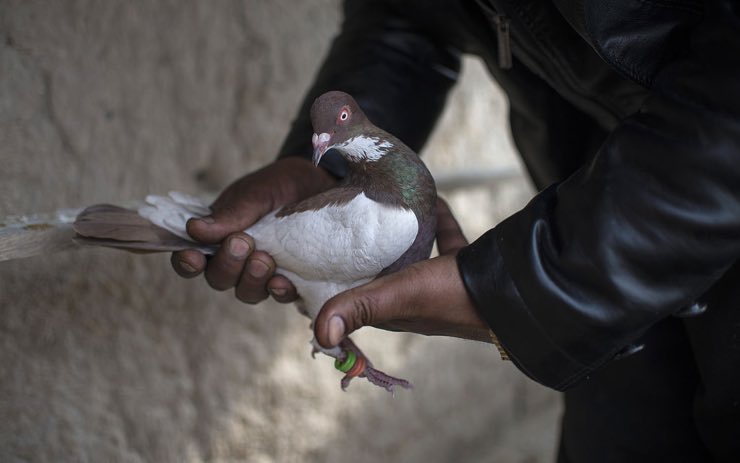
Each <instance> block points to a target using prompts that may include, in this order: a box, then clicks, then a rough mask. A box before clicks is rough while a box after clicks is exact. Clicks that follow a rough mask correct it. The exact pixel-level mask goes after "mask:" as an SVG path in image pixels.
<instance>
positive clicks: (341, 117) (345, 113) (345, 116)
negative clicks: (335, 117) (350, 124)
mask: <svg viewBox="0 0 740 463" xmlns="http://www.w3.org/2000/svg"><path fill="white" fill-rule="evenodd" d="M348 117H349V114H348V113H347V111H342V114H340V115H339V119H340V120H343V121H346V120H347V118H348Z"/></svg>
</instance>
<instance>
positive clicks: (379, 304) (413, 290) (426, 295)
mask: <svg viewBox="0 0 740 463" xmlns="http://www.w3.org/2000/svg"><path fill="white" fill-rule="evenodd" d="M437 218H438V224H437V247H438V249H439V252H440V256H439V257H436V258H434V259H429V260H425V261H421V262H417V263H415V264H413V265H410V266H408V267H406V268H405V269H403V270H400V271H398V272H396V273H393V274H391V275H387V276H385V277H382V278H378V279H377V280H373V281H372V282H370V283H368V284H366V285H363V286H359V287H357V288H353V289H351V290H349V291H346V292H344V293H341V294H338V295H336V296H335V297H333V298H332V299H330V300H329V301H328V302H327V303H326V304H325V305H324V307H323V308H322V309H321V312H320V313H319V315H318V317H317V318H316V321H315V322H314V330H315V335H316V340H317V341H318V342H319V344H321V345H322V346H323V347H325V348H331V347H334V346H336V345H337V344H339V342H340V341H341V340H342V338H344V337H345V336H347V335H348V334H350V333H351V332H352V331H355V330H357V329H358V328H361V327H362V326H367V325H369V326H376V327H379V328H391V329H396V330H403V331H411V332H415V333H421V334H426V335H443V336H455V337H459V338H466V339H474V340H478V341H486V342H490V337H489V331H488V325H486V323H485V322H484V321H483V320H481V318H480V317H479V316H478V313H477V312H476V310H475V308H474V307H473V304H472V302H471V301H470V298H469V297H468V294H467V292H466V290H465V287H464V285H463V282H462V279H461V277H460V273H459V271H458V268H457V262H456V260H455V255H456V254H457V251H459V250H460V248H461V247H463V246H465V245H467V240H466V239H465V236H464V235H463V234H462V231H461V230H460V226H459V225H458V223H457V221H456V220H455V218H454V217H453V215H452V213H451V212H450V209H449V207H448V206H447V204H446V203H445V202H444V201H442V200H438V202H437Z"/></svg>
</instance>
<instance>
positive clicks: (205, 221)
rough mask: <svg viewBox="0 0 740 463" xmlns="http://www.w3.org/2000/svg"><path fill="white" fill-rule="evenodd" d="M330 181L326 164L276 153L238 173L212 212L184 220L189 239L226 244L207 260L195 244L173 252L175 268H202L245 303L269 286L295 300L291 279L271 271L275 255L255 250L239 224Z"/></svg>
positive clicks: (192, 271)
mask: <svg viewBox="0 0 740 463" xmlns="http://www.w3.org/2000/svg"><path fill="white" fill-rule="evenodd" d="M334 183H336V180H335V179H334V178H333V177H332V176H331V175H330V174H328V173H327V172H326V171H325V170H323V169H318V168H316V167H314V166H313V165H312V164H311V161H308V160H306V159H302V158H283V159H279V160H277V161H275V162H273V163H272V164H269V165H267V166H266V167H264V168H262V169H260V170H258V171H256V172H253V173H251V174H248V175H246V176H244V177H242V178H241V179H239V180H237V181H236V182H234V183H232V184H231V185H230V186H229V187H227V188H226V189H225V190H224V191H223V192H222V193H221V195H220V196H219V197H218V199H216V201H215V202H214V203H213V204H212V205H211V209H212V210H213V214H212V215H211V216H209V217H204V218H202V219H191V220H190V221H189V222H188V224H187V230H188V234H189V235H190V236H191V237H192V238H193V239H195V240H197V241H200V242H203V243H220V242H223V244H224V245H223V246H221V247H220V248H219V250H218V252H217V253H216V255H214V256H213V258H211V259H209V260H208V261H206V258H205V256H204V255H203V254H201V253H200V252H198V251H194V250H188V251H181V252H176V253H173V254H172V266H173V268H174V269H175V271H176V272H177V273H178V274H179V275H180V276H182V277H184V278H193V277H195V276H197V275H200V274H201V273H202V272H203V271H204V270H205V277H206V280H207V281H208V284H209V285H211V287H213V288H214V289H217V290H219V291H224V290H227V289H231V288H236V290H235V293H236V297H237V298H238V299H239V300H241V301H243V302H246V303H249V304H256V303H257V302H260V301H261V300H263V299H265V298H266V297H267V296H268V291H269V293H270V294H272V295H273V297H274V298H275V299H276V300H278V301H280V302H290V301H293V300H295V298H296V291H295V287H294V286H293V284H292V283H291V282H290V281H288V279H286V278H285V277H282V276H280V275H277V276H276V275H275V261H274V260H273V259H272V257H270V255H269V254H267V253H266V252H263V251H259V250H255V245H254V240H253V239H252V237H251V236H249V235H246V234H245V233H243V230H244V229H246V228H247V227H249V226H250V225H252V224H253V223H255V222H256V221H258V220H259V219H260V218H262V217H263V216H264V215H266V214H267V213H269V212H271V211H273V210H274V209H277V208H278V207H281V206H284V205H286V204H290V203H293V202H295V201H299V200H301V199H304V198H308V197H309V196H313V195H315V194H317V193H319V192H321V191H323V190H326V189H327V188H329V187H331V186H333V185H334Z"/></svg>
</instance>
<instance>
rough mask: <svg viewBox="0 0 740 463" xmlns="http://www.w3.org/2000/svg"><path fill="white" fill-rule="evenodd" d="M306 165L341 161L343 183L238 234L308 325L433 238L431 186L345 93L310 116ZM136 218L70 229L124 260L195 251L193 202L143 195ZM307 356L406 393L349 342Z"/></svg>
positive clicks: (99, 208)
mask: <svg viewBox="0 0 740 463" xmlns="http://www.w3.org/2000/svg"><path fill="white" fill-rule="evenodd" d="M311 123H312V124H313V128H314V131H315V133H314V135H313V147H314V152H313V163H314V165H316V166H318V165H319V162H320V161H321V158H322V156H323V155H324V153H325V152H326V151H327V150H329V149H336V150H338V151H339V153H340V154H341V155H342V156H343V157H344V158H345V159H346V160H347V161H348V174H347V176H346V177H345V178H344V179H343V180H341V181H340V182H339V183H338V184H337V185H336V186H335V187H333V188H331V189H329V190H326V191H324V192H322V193H319V194H317V195H315V196H312V197H310V198H308V199H305V200H303V201H299V202H297V203H295V204H291V205H288V206H285V207H282V208H281V209H279V210H275V211H273V212H271V213H270V214H268V215H266V216H265V217H263V218H262V219H261V220H259V221H258V222H257V223H255V224H254V225H252V226H251V227H249V228H247V229H246V230H245V233H247V234H249V235H251V236H252V237H253V238H254V241H255V244H256V247H257V248H258V249H261V250H263V251H266V252H268V253H269V254H270V255H272V257H273V258H274V260H275V262H276V264H277V271H276V273H278V274H281V275H284V276H285V277H287V278H288V279H289V280H290V281H291V282H292V283H293V284H294V285H295V287H296V290H297V292H298V296H299V300H298V306H299V310H300V311H301V312H302V313H304V314H306V315H307V316H308V317H309V318H311V320H312V321H313V320H314V319H315V318H316V316H317V315H318V313H319V311H320V309H321V307H322V306H323V305H324V303H326V301H328V300H329V299H330V298H331V297H333V296H334V295H336V294H338V293H340V292H343V291H346V290H348V289H350V288H353V287H356V286H359V285H362V284H364V283H367V282H369V281H371V280H373V279H375V278H377V277H379V276H382V275H386V274H389V273H392V272H395V271H397V270H399V269H401V268H403V267H405V266H407V265H409V264H411V263H413V262H416V261H419V260H422V259H426V258H428V257H429V255H430V253H431V250H432V245H433V242H434V237H435V231H436V210H435V209H436V198H437V193H436V189H435V185H434V180H433V179H432V176H431V174H430V173H429V171H428V170H427V168H426V166H425V165H424V164H423V163H422V161H421V160H420V159H419V157H418V156H417V155H416V153H414V152H413V151H412V150H411V149H410V148H408V147H407V146H406V145H405V144H403V143H402V142H401V141H400V140H398V139H397V138H396V137H394V136H393V135H391V134H389V133H387V132H385V131H384V130H382V129H380V128H378V127H376V126H375V125H373V124H372V123H371V122H370V121H369V120H368V119H367V117H366V116H365V114H364V113H363V112H362V110H361V109H360V107H359V106H358V105H357V103H356V102H355V100H354V99H353V98H352V97H351V96H350V95H348V94H346V93H343V92H338V91H332V92H328V93H325V94H323V95H321V96H320V97H319V98H317V99H316V100H315V101H314V103H313V106H312V107H311ZM146 202H147V203H148V204H147V205H146V206H143V207H141V208H139V210H138V211H133V210H129V209H124V208H119V207H116V206H110V205H95V206H91V207H89V208H87V209H85V210H84V211H83V212H82V213H80V215H79V216H78V217H77V220H76V222H75V224H74V228H75V231H76V232H77V233H78V235H79V236H78V238H77V239H78V241H80V242H83V243H85V244H92V245H102V246H110V247H117V248H124V249H128V250H134V251H137V250H138V251H177V250H183V249H198V250H200V251H201V252H204V253H208V254H212V253H214V251H215V249H216V246H211V245H204V244H201V243H195V242H194V241H193V240H192V239H191V238H190V237H189V236H188V234H187V233H186V231H185V225H186V223H187V221H188V220H189V219H191V218H193V217H203V216H206V215H209V214H210V213H211V210H210V208H209V207H208V206H207V205H205V204H204V203H203V202H202V201H200V200H199V199H198V198H194V197H191V196H189V195H185V194H182V193H175V192H173V193H170V195H169V197H161V196H148V197H147V199H146ZM312 344H313V352H312V354H313V353H315V352H323V353H324V354H326V355H329V356H331V357H334V358H335V359H336V360H335V366H336V368H337V369H338V370H340V371H341V372H343V373H345V376H344V377H343V379H342V380H341V386H342V389H345V388H346V387H347V386H348V385H349V382H350V380H351V379H352V378H354V377H364V378H367V379H368V380H369V381H370V382H371V383H373V384H376V385H378V386H381V387H383V388H385V389H387V390H389V391H391V392H393V389H394V387H395V386H401V387H404V388H409V387H411V384H410V383H409V382H408V381H406V380H404V379H400V378H395V377H392V376H390V375H387V374H385V373H383V372H381V371H379V370H377V369H375V368H374V367H373V364H372V363H371V362H370V361H369V360H368V359H367V357H366V356H365V355H364V354H363V353H362V352H361V351H360V350H359V349H358V348H357V346H356V345H355V344H354V343H353V342H352V341H351V340H350V339H349V337H347V338H345V339H344V340H343V341H342V342H341V343H340V344H339V346H337V347H335V348H333V349H324V348H323V347H321V346H320V345H319V344H318V343H317V342H316V341H315V339H314V340H313V341H312Z"/></svg>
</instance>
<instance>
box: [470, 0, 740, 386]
mask: <svg viewBox="0 0 740 463" xmlns="http://www.w3.org/2000/svg"><path fill="white" fill-rule="evenodd" d="M716 3H717V4H718V5H711V6H707V8H706V10H705V12H704V18H703V20H702V21H701V23H699V24H698V25H697V26H696V27H695V28H694V29H693V31H692V32H691V33H690V37H689V40H688V43H689V45H688V49H687V50H686V51H685V52H684V53H682V56H679V57H677V58H676V59H672V60H671V61H669V62H667V63H666V64H665V65H664V66H662V67H661V68H660V69H659V70H658V71H657V72H656V74H655V76H654V80H653V85H652V88H651V94H650V96H649V97H648V98H647V100H646V101H645V103H644V105H643V107H642V108H641V109H640V110H639V111H638V113H637V114H634V115H633V116H631V117H629V118H628V119H626V120H624V121H623V122H622V123H621V124H620V125H619V126H618V128H617V129H616V130H614V131H613V132H612V134H611V135H610V136H609V137H608V139H607V140H606V142H605V143H604V144H603V145H602V147H601V148H600V150H599V152H598V154H597V156H596V157H595V159H594V161H593V162H592V163H591V164H590V165H588V166H585V167H583V168H581V169H580V170H579V171H577V172H576V173H575V174H574V175H573V176H571V177H570V178H568V179H567V180H566V181H564V182H562V183H560V184H555V185H553V186H551V187H549V188H547V189H545V190H544V191H542V192H541V193H539V194H538V195H537V196H536V197H535V198H534V199H533V200H532V201H531V202H530V203H529V204H528V205H527V206H526V207H525V208H524V209H522V210H521V211H519V212H518V213H516V214H514V215H512V216H511V217H509V218H508V219H507V220H505V221H504V222H502V223H500V224H499V225H498V226H497V227H496V228H494V229H492V230H490V231H489V232H487V233H486V234H485V235H483V236H482V237H481V238H480V239H478V240H477V241H475V242H474V243H472V244H471V245H470V246H469V247H467V248H465V249H464V250H462V251H461V253H460V254H459V256H458V264H459V269H460V272H461V275H462V277H463V280H464V282H465V284H466V287H467V289H468V291H469V294H470V295H471V298H472V299H473V301H474V303H475V304H476V306H477V308H478V309H479V311H480V313H481V314H482V316H483V317H484V318H485V319H486V321H487V322H488V323H489V324H490V326H491V328H492V330H493V331H494V332H495V333H496V335H497V336H498V338H499V340H500V341H501V343H502V344H503V346H504V348H505V349H506V350H507V352H508V353H509V355H510V357H511V358H512V360H513V361H514V362H515V363H516V365H517V366H518V367H519V368H520V369H521V370H522V371H524V372H525V373H526V374H528V375H529V376H530V377H532V378H533V379H535V380H536V381H538V382H540V383H542V384H544V385H546V386H549V387H552V388H554V389H558V390H563V389H566V388H568V387H569V386H571V385H573V384H574V383H575V382H577V381H578V380H579V379H581V378H583V377H584V376H586V375H587V374H589V372H591V371H593V370H594V369H596V368H598V367H599V366H601V365H603V364H604V363H606V362H608V361H610V360H611V359H613V358H614V356H615V354H617V353H618V352H619V351H620V350H622V349H623V348H625V347H626V346H628V345H629V344H630V343H631V342H632V341H634V340H635V339H636V338H638V337H639V336H640V335H641V334H642V333H643V332H644V331H645V330H646V329H648V328H649V327H650V326H651V325H652V324H654V323H656V322H658V321H659V320H661V319H663V318H665V317H668V316H671V315H672V314H674V313H676V312H677V311H678V310H680V309H681V308H682V307H684V306H687V305H689V304H690V303H692V302H693V301H694V300H696V299H697V298H698V297H699V296H700V295H701V294H702V293H704V292H705V291H706V290H707V289H708V288H709V287H710V286H712V284H713V283H715V282H716V281H717V280H718V279H719V278H720V277H721V276H722V274H723V273H724V272H725V271H726V269H728V268H729V266H731V264H732V263H733V262H734V261H736V260H737V259H738V257H740V62H739V61H740V33H738V31H740V19H739V18H738V14H739V13H740V10H738V9H737V6H735V7H732V6H730V2H724V4H721V3H722V2H716ZM709 310H711V308H709Z"/></svg>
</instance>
